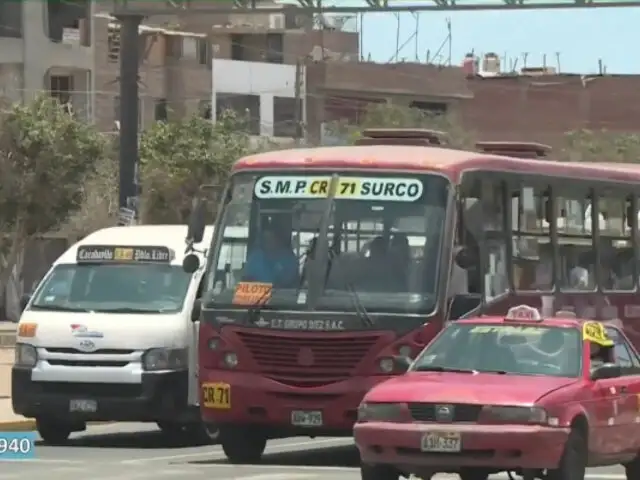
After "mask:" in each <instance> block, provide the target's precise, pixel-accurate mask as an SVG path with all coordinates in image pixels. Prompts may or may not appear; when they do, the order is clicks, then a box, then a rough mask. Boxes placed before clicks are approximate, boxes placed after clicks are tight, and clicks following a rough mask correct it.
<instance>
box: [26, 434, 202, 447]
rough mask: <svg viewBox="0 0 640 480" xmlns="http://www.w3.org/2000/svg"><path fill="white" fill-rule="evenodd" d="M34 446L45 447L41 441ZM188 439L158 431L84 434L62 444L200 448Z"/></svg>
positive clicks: (69, 445) (67, 445)
mask: <svg viewBox="0 0 640 480" xmlns="http://www.w3.org/2000/svg"><path fill="white" fill-rule="evenodd" d="M36 445H40V446H46V444H45V443H44V442H42V441H37V442H36ZM202 445H204V444H202V443H199V444H198V443H194V442H193V441H189V439H188V438H180V437H170V436H168V435H166V434H164V433H162V432H160V431H158V430H150V431H147V430H144V431H141V432H113V433H100V434H86V433H85V434H84V435H82V436H81V437H79V438H73V436H72V437H71V439H70V440H69V441H68V442H67V443H65V444H64V446H65V447H78V448H122V449H127V448H128V449H150V450H153V449H167V448H186V447H198V446H202Z"/></svg>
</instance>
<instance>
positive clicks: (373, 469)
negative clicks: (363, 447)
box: [360, 465, 400, 480]
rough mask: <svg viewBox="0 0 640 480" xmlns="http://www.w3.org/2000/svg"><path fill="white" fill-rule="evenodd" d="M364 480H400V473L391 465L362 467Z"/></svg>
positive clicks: (361, 474) (361, 471) (361, 476)
mask: <svg viewBox="0 0 640 480" xmlns="http://www.w3.org/2000/svg"><path fill="white" fill-rule="evenodd" d="M360 478H361V479H362V480H398V479H399V478H400V473H399V472H398V470H396V469H395V468H394V467H392V466H391V465H360Z"/></svg>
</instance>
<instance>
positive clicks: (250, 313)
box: [247, 287, 273, 325]
mask: <svg viewBox="0 0 640 480" xmlns="http://www.w3.org/2000/svg"><path fill="white" fill-rule="evenodd" d="M272 291H273V287H271V288H270V289H266V290H265V291H264V292H263V293H262V295H261V296H260V298H258V300H256V302H255V303H254V304H253V305H250V306H249V309H248V310H247V320H249V323H251V324H253V325H255V324H257V323H258V322H259V321H260V313H261V312H262V310H264V309H265V308H266V309H269V308H270V307H269V305H267V304H266V303H267V302H265V300H266V299H267V297H268V296H269V295H271V293H272Z"/></svg>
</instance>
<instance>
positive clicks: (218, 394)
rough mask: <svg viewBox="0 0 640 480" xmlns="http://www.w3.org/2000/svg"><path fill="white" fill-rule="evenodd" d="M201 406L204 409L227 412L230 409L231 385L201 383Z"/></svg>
mask: <svg viewBox="0 0 640 480" xmlns="http://www.w3.org/2000/svg"><path fill="white" fill-rule="evenodd" d="M202 404H203V405H204V406H205V407H206V408H213V409H216V410H228V409H230V408H231V385H229V384H228V383H203V384H202Z"/></svg>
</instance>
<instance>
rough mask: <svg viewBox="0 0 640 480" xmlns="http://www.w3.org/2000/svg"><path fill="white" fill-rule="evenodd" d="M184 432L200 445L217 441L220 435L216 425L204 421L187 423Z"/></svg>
mask: <svg viewBox="0 0 640 480" xmlns="http://www.w3.org/2000/svg"><path fill="white" fill-rule="evenodd" d="M186 433H187V435H188V438H190V439H193V441H194V442H197V443H199V444H200V445H210V444H213V443H217V441H218V438H219V436H220V430H218V427H216V426H215V425H210V424H206V423H204V422H198V423H193V424H190V425H187V427H186Z"/></svg>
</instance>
